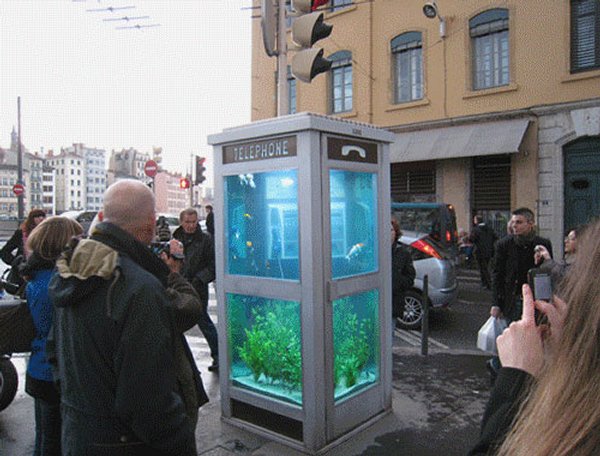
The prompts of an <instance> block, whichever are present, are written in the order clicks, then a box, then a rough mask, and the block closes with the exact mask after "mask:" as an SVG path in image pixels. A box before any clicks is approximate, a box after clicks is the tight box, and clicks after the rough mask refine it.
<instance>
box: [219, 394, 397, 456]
mask: <svg viewBox="0 0 600 456" xmlns="http://www.w3.org/2000/svg"><path fill="white" fill-rule="evenodd" d="M392 411H393V410H392V408H391V407H390V408H389V409H386V410H382V411H381V412H380V413H378V414H377V415H374V416H372V417H371V418H369V419H368V420H367V421H364V422H362V423H360V424H358V425H357V426H356V427H355V428H353V429H351V430H350V431H348V432H347V433H345V434H343V435H341V436H339V437H337V438H336V439H334V440H332V441H331V442H329V443H327V444H326V445H325V446H324V447H322V448H308V447H307V446H306V445H305V443H304V442H303V435H302V433H303V423H302V422H300V421H297V420H294V419H292V418H289V417H286V416H283V415H279V414H277V413H273V412H269V411H267V410H264V409H261V408H259V407H254V406H252V405H249V404H246V403H244V402H241V401H237V400H235V399H232V400H231V412H232V416H231V417H222V420H223V421H225V422H226V423H228V424H231V425H233V426H236V427H239V428H241V429H245V430H247V431H250V432H254V433H255V434H257V435H260V436H262V437H265V438H268V439H270V440H273V441H274V442H277V443H281V444H282V445H285V446H287V447H290V448H292V449H294V450H297V451H300V452H302V453H304V454H307V455H311V456H324V455H326V454H327V453H328V452H329V451H331V450H332V449H334V448H335V447H337V446H339V445H341V444H343V443H344V442H347V441H348V440H349V439H351V438H353V437H354V436H356V435H357V434H359V433H361V432H362V431H364V430H366V429H368V428H370V427H371V426H373V425H374V424H375V423H377V422H378V421H379V420H381V419H382V418H384V417H386V416H387V415H389V414H390V413H392Z"/></svg>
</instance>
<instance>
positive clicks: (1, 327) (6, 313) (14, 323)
mask: <svg viewBox="0 0 600 456" xmlns="http://www.w3.org/2000/svg"><path fill="white" fill-rule="evenodd" d="M34 337H35V326H34V325H33V319H32V318H31V312H29V307H28V306H27V301H22V300H18V301H17V300H15V303H14V305H11V304H6V303H0V354H5V353H24V352H30V351H31V342H32V341H33V338H34Z"/></svg>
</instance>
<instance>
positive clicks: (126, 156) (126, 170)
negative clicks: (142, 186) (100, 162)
mask: <svg viewBox="0 0 600 456" xmlns="http://www.w3.org/2000/svg"><path fill="white" fill-rule="evenodd" d="M148 160H150V155H149V154H147V153H142V152H139V151H137V150H136V149H134V148H133V147H130V148H129V149H122V150H121V151H120V152H116V151H115V150H114V149H113V151H112V152H111V154H110V158H109V161H108V182H107V184H108V185H111V184H113V183H115V182H117V181H119V180H122V179H139V180H142V181H146V180H148V177H147V176H146V174H145V173H144V165H145V164H146V162H147V161H148Z"/></svg>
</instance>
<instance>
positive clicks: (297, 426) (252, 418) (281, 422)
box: [231, 399, 304, 442]
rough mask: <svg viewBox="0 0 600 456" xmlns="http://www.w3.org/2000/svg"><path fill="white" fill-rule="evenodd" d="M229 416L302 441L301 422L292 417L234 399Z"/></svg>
mask: <svg viewBox="0 0 600 456" xmlns="http://www.w3.org/2000/svg"><path fill="white" fill-rule="evenodd" d="M231 416H232V417H233V418H237V419H240V420H242V421H247V422H248V423H252V424H254V425H256V426H259V427H261V428H264V429H268V430H270V431H273V432H275V433H277V434H281V435H284V436H286V437H289V438H291V439H294V440H298V441H300V442H301V441H302V434H303V432H304V429H303V425H302V422H301V421H298V420H295V419H293V418H289V417H287V416H283V415H280V414H278V413H274V412H270V411H268V410H265V409H262V408H260V407H255V406H253V405H250V404H246V403H245V402H241V401H237V400H235V399H232V400H231Z"/></svg>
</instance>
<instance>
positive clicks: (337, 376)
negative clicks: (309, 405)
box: [333, 298, 373, 388]
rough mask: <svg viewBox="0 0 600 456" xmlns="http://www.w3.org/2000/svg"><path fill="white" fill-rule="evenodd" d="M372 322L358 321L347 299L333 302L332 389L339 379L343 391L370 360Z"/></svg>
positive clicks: (369, 320)
mask: <svg viewBox="0 0 600 456" xmlns="http://www.w3.org/2000/svg"><path fill="white" fill-rule="evenodd" d="M372 332H373V323H372V320H371V319H370V318H365V319H361V321H360V322H359V321H358V315H357V314H356V313H355V312H353V307H352V303H351V302H350V300H349V298H343V299H341V300H340V301H338V302H336V310H335V312H334V317H333V337H334V348H335V357H334V364H333V376H334V383H335V385H336V386H339V385H341V383H342V379H344V384H345V386H346V387H347V388H350V387H352V386H354V385H355V384H356V382H357V381H358V377H359V376H360V374H361V372H362V371H363V370H364V368H365V366H366V365H367V362H368V361H369V358H370V357H371V352H372V349H371V345H370V343H369V341H370V334H371V333H372Z"/></svg>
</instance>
